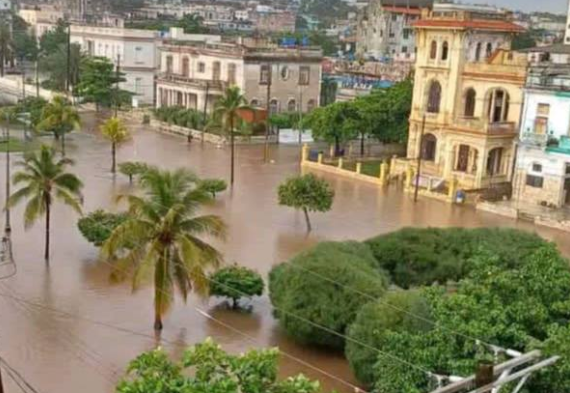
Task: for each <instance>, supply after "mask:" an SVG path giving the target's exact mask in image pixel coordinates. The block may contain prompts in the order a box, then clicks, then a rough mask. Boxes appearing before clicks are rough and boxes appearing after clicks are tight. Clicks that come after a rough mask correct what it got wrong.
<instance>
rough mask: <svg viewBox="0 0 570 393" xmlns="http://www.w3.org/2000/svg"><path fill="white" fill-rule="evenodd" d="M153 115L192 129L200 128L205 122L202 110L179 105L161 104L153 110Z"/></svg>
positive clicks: (161, 119) (164, 120)
mask: <svg viewBox="0 0 570 393" xmlns="http://www.w3.org/2000/svg"><path fill="white" fill-rule="evenodd" d="M154 115H155V117H156V118H157V119H158V120H160V121H163V122H166V123H170V124H174V125H177V126H180V127H186V128H191V129H194V130H202V129H203V128H204V124H205V123H204V114H203V113H202V112H199V111H197V110H195V109H186V108H183V107H179V106H163V107H160V108H157V109H155V110H154ZM206 123H207V119H206Z"/></svg>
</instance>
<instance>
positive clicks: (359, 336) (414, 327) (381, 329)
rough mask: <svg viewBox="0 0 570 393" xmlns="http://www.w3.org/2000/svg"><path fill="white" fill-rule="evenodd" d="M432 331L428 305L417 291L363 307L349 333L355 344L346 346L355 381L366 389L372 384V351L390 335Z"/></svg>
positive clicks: (399, 293)
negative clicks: (394, 332) (392, 333)
mask: <svg viewBox="0 0 570 393" xmlns="http://www.w3.org/2000/svg"><path fill="white" fill-rule="evenodd" d="M432 328H433V323H432V316H431V309H430V305H429V303H428V302H427V300H426V299H425V298H424V297H423V295H422V293H421V291H419V290H409V291H403V290H397V291H390V292H388V293H386V295H385V296H383V297H382V298H381V299H379V300H378V301H376V302H371V303H368V304H366V305H365V306H363V307H362V308H361V309H360V311H359V313H358V315H357V316H356V320H355V321H354V323H353V324H352V325H350V328H349V329H348V336H349V337H350V338H351V339H353V340H354V341H351V340H348V341H347V343H346V357H347V359H348V361H349V363H350V367H351V368H352V370H353V372H354V374H355V375H356V378H358V380H359V381H361V382H362V383H364V384H366V385H367V386H370V385H371V384H372V383H373V382H374V372H373V371H374V364H375V363H376V360H377V358H378V352H377V351H375V350H374V349H372V348H381V347H382V346H383V343H384V340H385V338H386V335H387V334H388V333H389V332H392V331H409V332H413V333H421V332H426V331H428V330H430V329H432ZM360 343H363V344H366V346H363V345H361V344H360Z"/></svg>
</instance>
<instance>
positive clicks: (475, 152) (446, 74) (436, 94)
mask: <svg viewBox="0 0 570 393" xmlns="http://www.w3.org/2000/svg"><path fill="white" fill-rule="evenodd" d="M415 29H416V41H417V44H418V53H417V61H416V73H415V84H414V98H413V105H412V113H411V117H410V133H409V141H408V153H407V159H406V160H403V161H402V160H401V161H399V163H400V164H401V165H402V164H405V165H407V166H409V165H411V166H415V165H416V164H415V163H416V160H417V158H418V156H419V155H420V154H421V157H422V159H423V160H422V161H423V162H422V170H421V176H422V178H424V177H428V178H429V179H430V184H434V183H432V180H436V183H435V184H439V185H440V186H444V185H445V184H446V183H447V184H449V182H450V181H452V179H453V182H454V183H457V184H458V187H459V188H461V189H464V190H469V189H482V188H487V187H489V186H490V185H492V184H497V183H502V182H507V181H510V180H511V179H510V178H511V168H512V162H513V159H514V155H515V152H514V141H515V139H516V136H517V132H518V129H519V117H520V113H521V107H522V100H523V90H522V87H523V86H524V84H525V76H526V69H527V60H526V56H525V55H521V54H517V53H513V52H511V51H510V50H509V49H510V46H511V40H512V38H513V36H514V35H515V34H517V33H519V32H520V31H521V28H520V27H519V26H517V25H515V24H514V23H513V22H512V21H511V19H510V14H508V13H506V12H505V11H501V10H497V9H494V8H491V7H485V6H464V5H454V4H436V5H435V6H434V9H433V10H432V11H428V10H423V12H422V18H421V20H419V21H418V22H416V23H415ZM424 119H425V127H423V123H424ZM422 129H423V138H422V137H421V135H422ZM400 168H401V166H400Z"/></svg>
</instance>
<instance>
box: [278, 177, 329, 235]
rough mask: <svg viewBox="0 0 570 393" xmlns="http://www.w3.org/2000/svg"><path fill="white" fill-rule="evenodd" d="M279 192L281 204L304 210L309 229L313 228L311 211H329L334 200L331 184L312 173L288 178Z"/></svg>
mask: <svg viewBox="0 0 570 393" xmlns="http://www.w3.org/2000/svg"><path fill="white" fill-rule="evenodd" d="M277 194H278V198H279V204H280V205H282V206H288V207H292V208H294V209H297V210H301V211H303V213H304V214H305V221H306V223H307V230H308V231H311V229H312V227H311V220H310V219H309V212H323V213H324V212H328V211H329V210H330V209H331V207H332V204H333V200H334V191H333V190H332V188H331V187H330V186H329V184H328V183H327V182H326V181H325V180H323V179H319V178H318V177H316V176H315V175H314V174H312V173H309V174H307V175H304V176H297V177H292V178H290V179H287V180H286V181H285V183H283V184H281V185H280V186H279V189H278V190H277Z"/></svg>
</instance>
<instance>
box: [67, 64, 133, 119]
mask: <svg viewBox="0 0 570 393" xmlns="http://www.w3.org/2000/svg"><path fill="white" fill-rule="evenodd" d="M125 81H126V79H125V74H124V73H123V72H116V70H115V66H114V64H113V63H112V62H111V60H109V59H108V58H106V57H86V58H85V59H83V61H82V62H81V77H80V80H79V83H78V84H77V94H78V95H79V96H80V97H83V99H84V100H85V101H86V102H93V103H95V105H96V108H97V111H99V108H100V107H101V106H103V107H105V108H110V107H112V106H113V105H116V106H120V105H121V104H122V103H124V101H119V100H124V96H123V94H122V93H121V90H120V89H118V88H117V84H118V83H121V82H125Z"/></svg>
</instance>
